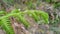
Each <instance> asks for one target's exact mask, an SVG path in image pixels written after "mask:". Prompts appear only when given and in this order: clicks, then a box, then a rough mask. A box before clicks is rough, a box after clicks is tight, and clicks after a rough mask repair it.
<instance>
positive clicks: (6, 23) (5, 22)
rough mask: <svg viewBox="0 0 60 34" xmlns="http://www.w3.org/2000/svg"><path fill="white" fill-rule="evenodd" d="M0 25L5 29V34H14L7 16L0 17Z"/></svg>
mask: <svg viewBox="0 0 60 34" xmlns="http://www.w3.org/2000/svg"><path fill="white" fill-rule="evenodd" d="M0 25H1V26H2V28H3V29H4V30H5V31H6V34H14V30H13V28H12V26H11V23H10V20H9V19H8V18H4V19H1V21H0Z"/></svg>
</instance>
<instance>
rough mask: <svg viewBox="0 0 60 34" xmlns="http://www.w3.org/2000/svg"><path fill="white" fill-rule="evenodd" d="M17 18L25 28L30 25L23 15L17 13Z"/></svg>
mask: <svg viewBox="0 0 60 34" xmlns="http://www.w3.org/2000/svg"><path fill="white" fill-rule="evenodd" d="M17 20H19V21H20V22H21V23H23V24H24V26H25V27H26V28H28V27H29V26H30V24H29V22H28V21H27V20H26V19H25V18H24V16H22V14H18V15H17Z"/></svg>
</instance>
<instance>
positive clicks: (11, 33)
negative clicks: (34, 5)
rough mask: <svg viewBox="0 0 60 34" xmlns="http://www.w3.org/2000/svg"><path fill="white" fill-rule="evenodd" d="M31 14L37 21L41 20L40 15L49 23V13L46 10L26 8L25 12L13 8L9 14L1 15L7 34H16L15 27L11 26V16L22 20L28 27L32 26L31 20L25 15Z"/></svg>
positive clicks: (1, 23)
mask: <svg viewBox="0 0 60 34" xmlns="http://www.w3.org/2000/svg"><path fill="white" fill-rule="evenodd" d="M0 14H4V12H0ZM25 14H28V15H30V14H31V17H32V18H33V19H34V20H35V21H36V22H37V21H39V20H40V17H42V18H43V20H44V21H45V23H47V24H48V22H49V21H48V18H49V16H48V14H47V13H46V12H44V11H39V10H26V11H24V12H20V11H19V10H18V9H14V10H12V11H11V12H10V13H9V14H6V15H3V16H1V17H0V26H2V28H3V29H4V30H5V31H6V33H7V34H14V31H13V28H12V26H11V23H10V20H9V17H11V16H13V17H15V18H16V19H17V20H18V21H20V22H21V23H22V24H23V25H24V26H25V27H26V28H28V27H29V26H30V24H29V22H28V21H27V20H26V19H25V18H24V15H25Z"/></svg>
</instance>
